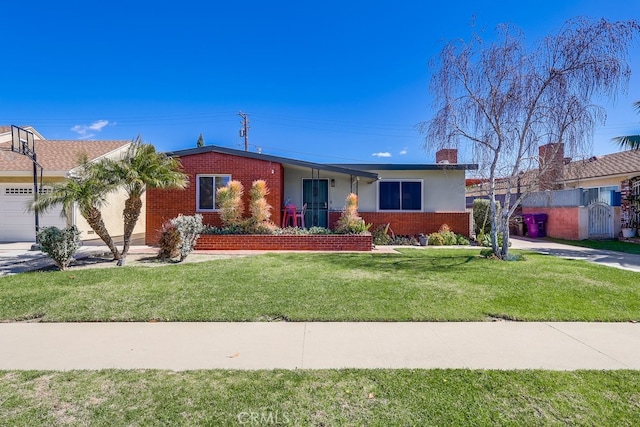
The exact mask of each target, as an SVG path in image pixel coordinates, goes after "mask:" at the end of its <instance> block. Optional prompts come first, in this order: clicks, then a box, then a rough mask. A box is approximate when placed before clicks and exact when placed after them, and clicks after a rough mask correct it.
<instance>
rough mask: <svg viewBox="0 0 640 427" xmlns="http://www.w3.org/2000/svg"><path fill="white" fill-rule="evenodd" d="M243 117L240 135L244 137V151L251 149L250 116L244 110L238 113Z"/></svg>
mask: <svg viewBox="0 0 640 427" xmlns="http://www.w3.org/2000/svg"><path fill="white" fill-rule="evenodd" d="M238 115H239V116H240V117H241V118H242V120H241V121H240V126H242V127H241V128H240V136H241V137H244V151H249V116H248V115H247V114H245V113H243V112H242V111H240V112H239V113H238Z"/></svg>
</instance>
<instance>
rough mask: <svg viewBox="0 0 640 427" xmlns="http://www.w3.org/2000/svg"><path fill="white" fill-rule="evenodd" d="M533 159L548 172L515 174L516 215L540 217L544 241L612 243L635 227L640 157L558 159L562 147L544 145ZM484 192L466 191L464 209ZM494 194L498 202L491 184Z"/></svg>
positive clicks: (500, 186) (639, 211)
mask: <svg viewBox="0 0 640 427" xmlns="http://www.w3.org/2000/svg"><path fill="white" fill-rule="evenodd" d="M548 153H553V154H552V156H548V155H547V154H548ZM539 154H540V158H541V159H542V161H546V162H550V163H549V164H551V165H552V166H553V167H551V168H549V169H547V170H546V171H545V173H540V172H539V171H537V170H529V171H525V172H523V173H522V174H521V177H520V180H521V181H522V184H521V190H522V192H523V193H525V192H526V193H529V194H528V195H527V196H526V197H525V198H524V200H523V202H522V214H525V215H526V214H546V215H547V216H548V220H547V227H546V230H545V234H546V235H548V236H551V237H557V238H564V239H570V240H582V239H587V238H613V237H615V236H617V235H618V234H619V233H620V229H621V227H622V225H623V223H625V224H626V223H629V222H632V223H634V224H638V223H640V151H635V150H627V151H621V152H617V153H611V154H607V155H601V156H591V157H588V158H585V159H580V160H572V159H570V158H567V157H565V156H564V147H563V145H562V144H555V143H550V144H546V145H543V146H541V147H540V153H539ZM485 186H486V184H485V183H481V184H479V185H474V186H472V187H469V188H468V189H467V198H468V203H469V201H470V199H473V198H476V197H486V194H487V192H486V188H485ZM497 193H498V194H500V193H502V194H501V197H502V198H504V182H498V183H497ZM512 197H514V196H512Z"/></svg>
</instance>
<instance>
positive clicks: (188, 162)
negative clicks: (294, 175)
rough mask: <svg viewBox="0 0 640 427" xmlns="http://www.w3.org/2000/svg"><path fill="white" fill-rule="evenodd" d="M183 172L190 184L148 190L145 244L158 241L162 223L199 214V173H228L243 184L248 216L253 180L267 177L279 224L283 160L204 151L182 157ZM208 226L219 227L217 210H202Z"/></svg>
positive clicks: (271, 200)
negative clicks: (173, 187)
mask: <svg viewBox="0 0 640 427" xmlns="http://www.w3.org/2000/svg"><path fill="white" fill-rule="evenodd" d="M180 161H181V162H182V167H183V169H184V172H185V173H186V174H187V175H188V176H189V183H190V184H189V186H188V187H187V188H186V189H184V190H158V189H149V190H147V216H146V239H145V241H146V244H148V245H153V244H155V243H157V241H158V237H159V230H160V229H161V228H162V224H163V223H164V222H165V221H167V220H169V219H171V218H175V217H176V216H178V214H183V215H193V214H195V213H196V175H198V174H227V175H231V179H234V180H238V181H240V182H241V183H242V185H244V192H245V195H244V199H245V200H244V201H245V209H247V211H246V214H247V216H248V205H249V203H248V201H249V190H250V188H251V183H252V182H253V181H255V180H257V179H264V180H265V181H266V182H267V187H268V188H269V195H268V196H267V202H269V204H270V205H271V206H272V207H273V209H272V210H271V219H272V221H273V222H274V223H276V224H279V223H280V206H281V205H282V196H281V194H282V188H283V186H284V183H283V181H284V180H283V176H284V171H283V168H282V165H281V164H280V163H272V162H269V161H265V160H257V159H249V158H244V157H238V156H231V155H228V154H222V153H213V152H208V153H202V154H194V155H190V156H184V157H181V158H180ZM201 214H202V219H203V222H204V223H205V224H206V225H216V226H220V225H221V224H220V217H219V215H218V213H217V212H201Z"/></svg>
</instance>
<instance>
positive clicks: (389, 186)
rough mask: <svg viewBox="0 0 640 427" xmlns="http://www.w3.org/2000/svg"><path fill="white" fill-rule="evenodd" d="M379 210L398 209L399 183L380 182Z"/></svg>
mask: <svg viewBox="0 0 640 427" xmlns="http://www.w3.org/2000/svg"><path fill="white" fill-rule="evenodd" d="M379 190H380V200H379V209H380V210H400V183H399V182H385V181H382V182H380V186H379Z"/></svg>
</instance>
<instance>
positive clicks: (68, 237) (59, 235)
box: [38, 225, 81, 270]
mask: <svg viewBox="0 0 640 427" xmlns="http://www.w3.org/2000/svg"><path fill="white" fill-rule="evenodd" d="M38 242H39V243H40V248H41V250H42V252H44V253H45V254H47V255H48V256H49V258H51V259H52V260H53V262H55V263H56V265H57V266H58V268H59V269H60V270H65V269H66V268H67V267H68V266H69V264H70V263H71V261H73V256H74V255H75V253H76V252H77V251H78V249H79V248H80V245H81V241H80V231H78V228H77V227H76V226H75V225H72V226H71V227H67V228H64V229H59V228H58V227H43V228H42V230H40V231H39V232H38Z"/></svg>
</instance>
